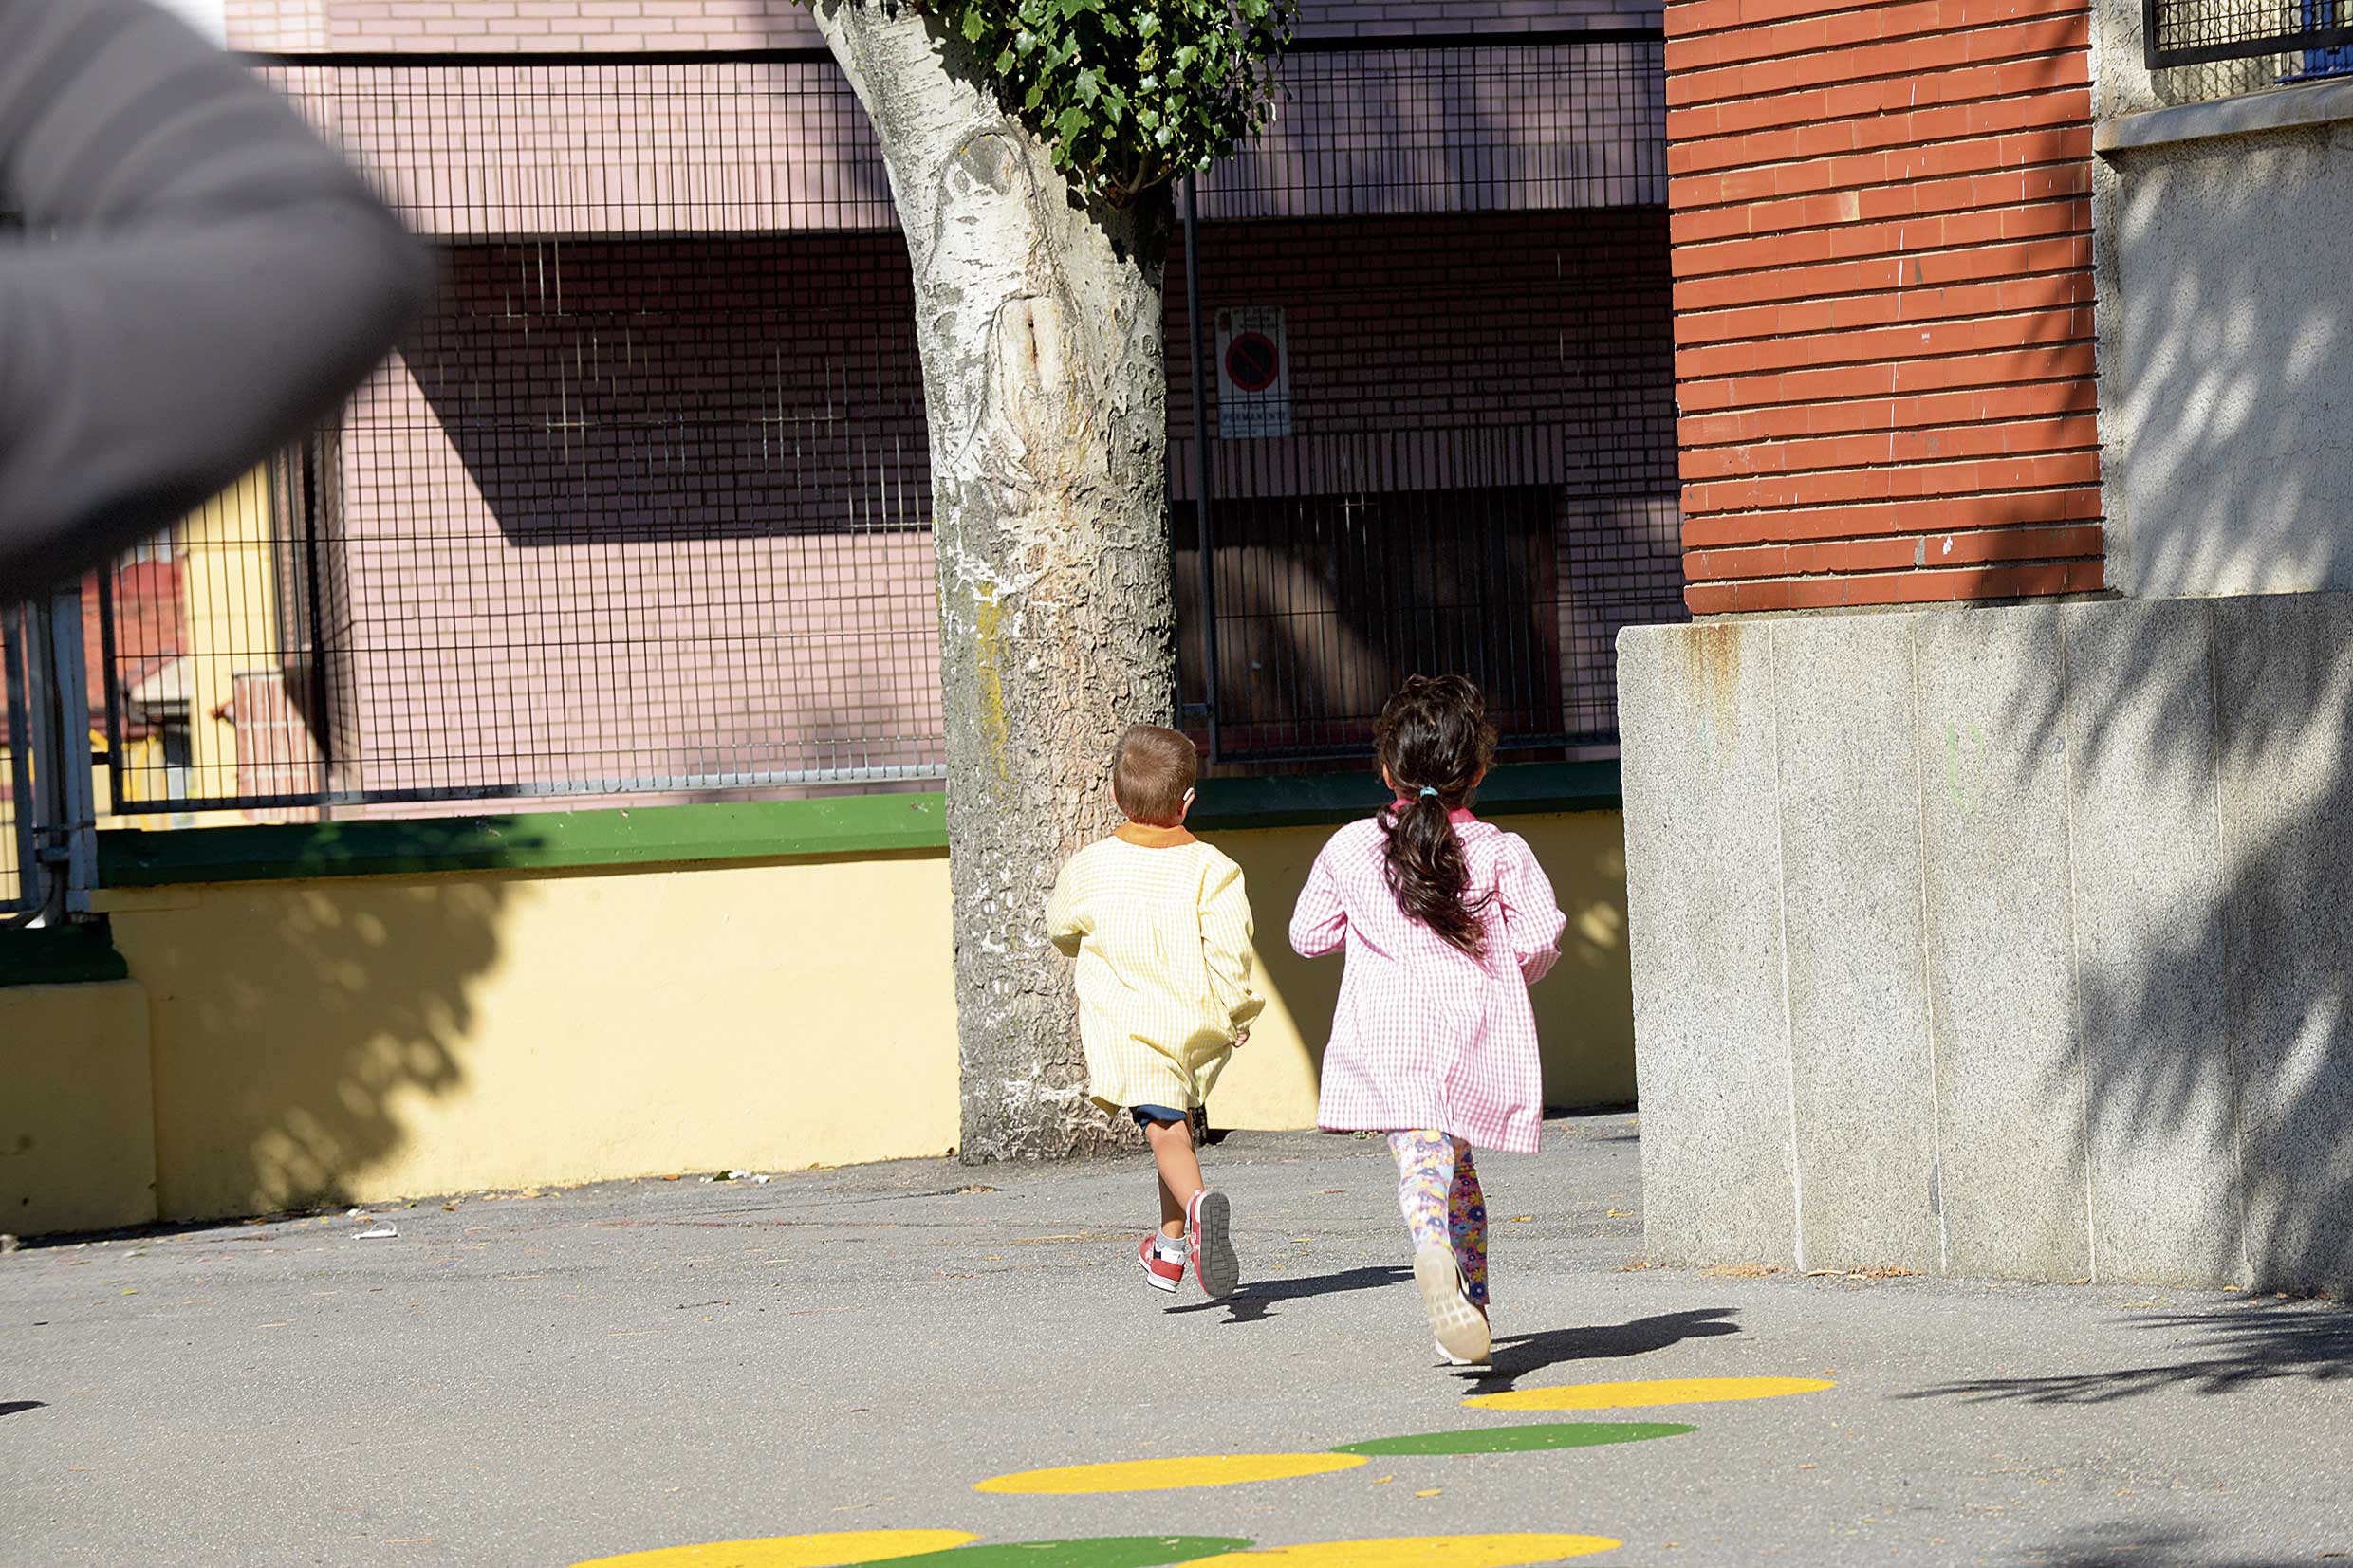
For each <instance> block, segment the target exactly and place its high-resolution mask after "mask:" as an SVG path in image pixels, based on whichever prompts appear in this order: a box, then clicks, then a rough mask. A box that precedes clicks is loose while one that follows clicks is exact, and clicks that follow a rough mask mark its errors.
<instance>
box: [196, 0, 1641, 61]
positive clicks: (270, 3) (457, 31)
mask: <svg viewBox="0 0 2353 1568" xmlns="http://www.w3.org/2000/svg"><path fill="white" fill-rule="evenodd" d="M1658 13H1659V4H1658V0H1653V3H1650V4H1642V3H1640V0H1633V3H1629V0H1436V3H1422V4H1415V3H1412V0H1303V3H1302V4H1301V6H1300V14H1299V31H1300V34H1301V36H1303V37H1308V38H1319V37H1321V38H1349V37H1360V38H1391V37H1399V36H1410V35H1412V34H1414V33H1434V32H1457V33H1464V32H1476V33H1480V34H1487V33H1510V32H1539V31H1552V30H1556V29H1561V28H1621V27H1628V26H1655V25H1657V23H1658ZM228 17H229V41H230V44H231V46H232V47H235V48H241V49H264V50H279V49H283V50H289V51H302V50H318V49H332V50H338V51H351V52H358V51H363V50H371V51H372V50H391V49H400V50H410V51H415V52H418V53H431V52H435V51H454V50H466V51H472V50H481V51H485V52H491V51H520V50H542V49H546V50H562V51H573V50H580V49H608V50H616V51H621V52H631V51H638V50H649V49H773V48H813V47H819V46H822V43H823V41H822V40H821V39H820V38H819V37H818V35H817V30H816V29H815V28H813V27H811V26H810V25H809V20H808V9H807V7H806V5H805V4H804V3H803V0H228Z"/></svg>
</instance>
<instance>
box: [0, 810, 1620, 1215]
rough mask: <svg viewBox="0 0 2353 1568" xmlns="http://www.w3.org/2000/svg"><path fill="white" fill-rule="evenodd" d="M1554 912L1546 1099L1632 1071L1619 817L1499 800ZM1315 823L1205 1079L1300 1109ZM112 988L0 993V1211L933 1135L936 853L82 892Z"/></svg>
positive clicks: (1286, 1117)
mask: <svg viewBox="0 0 2353 1568" xmlns="http://www.w3.org/2000/svg"><path fill="white" fill-rule="evenodd" d="M1507 821H1509V823H1510V826H1511V827H1513V828H1514V829H1515V830H1516V831H1519V832H1521V833H1523V834H1525V835H1526V836H1527V837H1528V838H1529V840H1530V842H1531V843H1532V844H1533V845H1534V846H1535V848H1536V851H1537V853H1538V855H1539V856H1540V857H1541V858H1542V859H1543V860H1544V863H1545V865H1546V866H1547V870H1549V872H1550V873H1551V875H1552V876H1553V879H1554V881H1555V884H1556V887H1557V890H1558V892H1559V894H1560V897H1561V902H1562V906H1563V907H1564V908H1565V909H1566V911H1567V912H1568V914H1569V916H1570V922H1569V929H1568V932H1567V935H1566V938H1565V939H1564V948H1565V955H1564V962H1563V963H1562V965H1561V966H1560V967H1559V968H1558V969H1556V971H1555V972H1554V974H1553V975H1552V976H1551V977H1549V978H1548V979H1547V981H1546V982H1545V984H1544V985H1543V987H1540V988H1539V990H1538V991H1537V993H1536V994H1537V999H1538V1009H1537V1011H1538V1019H1539V1023H1540V1025H1541V1027H1542V1029H1543V1032H1544V1041H1545V1081H1546V1088H1547V1098H1551V1099H1553V1100H1554V1101H1556V1102H1559V1103H1563V1104H1571V1105H1576V1104H1606V1103H1623V1102H1624V1101H1626V1100H1628V1099H1630V1098H1632V1096H1633V1042H1632V1030H1631V1022H1630V1021H1631V1003H1630V981H1629V979H1628V972H1627V968H1626V952H1625V913H1624V895H1623V886H1624V884H1623V876H1624V871H1623V858H1622V852H1621V835H1620V831H1619V819H1618V818H1617V816H1616V815H1615V814H1614V813H1604V812H1593V813H1580V814H1572V815H1561V816H1549V817H1525V818H1511V819H1507ZM1328 833H1329V830H1328V829H1325V828H1286V829H1269V830H1253V831H1245V832H1235V833H1220V834H1215V835H1214V836H1213V837H1214V841H1216V842H1217V843H1219V844H1220V845H1221V846H1223V847H1224V848H1226V849H1227V850H1228V851H1229V852H1230V853H1232V854H1233V855H1234V856H1235V857H1236V858H1238V859H1240V860H1241V861H1242V863H1243V866H1244V869H1245V872H1246V873H1247V875H1248V876H1249V878H1250V886H1251V901H1252V903H1253V905H1254V906H1255V908H1256V911H1257V915H1258V925H1259V932H1260V938H1259V943H1258V949H1259V952H1260V955H1261V968H1262V985H1263V987H1264V989H1265V990H1266V992H1267V993H1268V995H1269V1006H1268V1009H1267V1012H1266V1014H1265V1015H1264V1017H1263V1018H1262V1019H1261V1021H1260V1022H1259V1024H1258V1025H1257V1027H1256V1028H1255V1029H1254V1030H1253V1032H1252V1037H1251V1042H1250V1044H1249V1045H1248V1046H1247V1047H1246V1048H1245V1049H1244V1050H1243V1051H1242V1052H1241V1053H1239V1054H1238V1055H1237V1056H1236V1058H1235V1060H1234V1062H1233V1065H1232V1068H1231V1069H1230V1070H1229V1071H1228V1072H1227V1073H1226V1074H1225V1076H1224V1077H1223V1079H1221V1080H1220V1082H1219V1084H1218V1088H1217V1093H1216V1096H1215V1098H1214V1101H1213V1103H1212V1105H1211V1107H1210V1111H1211V1116H1212V1119H1213V1121H1214V1122H1215V1123H1216V1124H1217V1125H1219V1126H1222V1127H1238V1128H1296V1127H1306V1126H1311V1125H1312V1124H1313V1122H1314V1119H1315V1097H1316V1087H1317V1081H1318V1080H1317V1067H1318V1063H1319V1061H1320V1059H1321V1057H1322V1053H1323V1045H1324V1041H1325V1032H1326V1030H1327V1029H1328V1027H1329V1024H1330V1019H1331V1010H1332V1005H1333V999H1334V997H1335V995H1336V994H1337V991H1338V988H1339V984H1340V974H1341V966H1340V964H1339V963H1338V962H1336V961H1323V962H1318V963H1315V964H1308V963H1306V961H1304V960H1301V959H1299V958H1296V957H1294V956H1293V955H1292V954H1291V953H1290V951H1289V950H1288V946H1287V945H1286V944H1285V943H1284V940H1283V935H1282V933H1283V931H1284V929H1285V927H1286V926H1287V924H1288V918H1289V913H1290V909H1291V906H1292V904H1293V903H1294V901H1295V900H1296V898H1297V896H1298V893H1299V889H1300V887H1301V885H1302V884H1303V883H1304V882H1305V880H1306V873H1307V869H1308V867H1309V865H1310V864H1311V863H1312V861H1313V859H1314V857H1315V853H1316V851H1317V849H1319V848H1320V847H1321V846H1322V844H1323V842H1324V840H1325V838H1326V837H1327V836H1328ZM100 897H101V901H102V904H103V905H104V906H105V908H106V909H107V910H108V911H109V912H110V913H111V917H112V921H113V928H114V933H115V938H116V942H117V945H118V946H119V947H120V950H121V951H122V953H123V956H124V957H125V959H126V960H127V961H128V963H129V965H130V968H131V972H132V975H133V976H134V979H133V981H132V982H128V983H123V984H118V985H111V986H82V987H26V988H20V989H0V1081H5V1082H7V1083H8V1084H9V1095H8V1096H6V1097H0V1229H9V1230H14V1231H17V1232H19V1233H37V1232H41V1231H53V1230H64V1229H81V1228H94V1227H108V1226H116V1225H127V1224H134V1223H138V1222H140V1221H144V1220H149V1219H153V1218H156V1217H157V1216H158V1215H160V1216H161V1217H164V1218H168V1219H183V1218H213V1217H219V1216H226V1215H234V1214H247V1213H255V1212H262V1211H269V1210H275V1209H284V1208H300V1207H305V1206H308V1205H311V1204H314V1203H322V1202H326V1203H343V1202H378V1201H382V1200H385V1199H390V1198H396V1197H401V1196H412V1195H417V1194H420V1193H435V1192H447V1191H466V1190H481V1189H487V1188H507V1189H511V1188H515V1187H520V1186H525V1185H529V1184H540V1183H548V1184H553V1183H574V1182H586V1181H595V1180H602V1179H607V1178H614V1177H625V1176H643V1175H662V1174H669V1173H673V1172H676V1171H712V1170H716V1169H725V1168H729V1167H735V1168H739V1169H751V1170H779V1169H788V1168H795V1167H802V1166H806V1165H810V1164H814V1163H824V1164H846V1163H851V1162H855V1161H862V1160H877V1159H893V1158H907V1157H915V1156H937V1155H939V1154H942V1153H947V1152H949V1151H950V1150H952V1149H953V1148H954V1145H955V1142H956V1138H957V1135H958V1134H957V1072H956V1041H955V1019H954V989H953V985H952V973H951V964H952V950H951V946H950V937H949V925H948V920H949V896H948V867H947V860H946V858H945V857H944V856H941V855H937V854H917V855H906V856H899V857H866V858H840V859H826V860H804V861H797V862H787V863H772V864H765V865H762V864H733V865H723V866H712V867H698V868H692V869H688V868H680V867H675V866H674V867H654V868H650V869H632V870H629V871H611V872H602V873H599V872H586V871H582V872H554V873H522V872H483V873H452V874H443V875H435V876H374V877H343V878H327V879H320V880H310V881H270V882H247V883H214V884H207V885H196V886H188V887H169V888H159V889H152V890H118V891H115V892H111V893H107V894H102V895H100Z"/></svg>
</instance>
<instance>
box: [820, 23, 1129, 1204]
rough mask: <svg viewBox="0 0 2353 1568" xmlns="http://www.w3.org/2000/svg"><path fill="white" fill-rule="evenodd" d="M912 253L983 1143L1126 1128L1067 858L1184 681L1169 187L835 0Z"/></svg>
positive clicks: (969, 1081) (1019, 1149)
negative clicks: (1171, 513)
mask: <svg viewBox="0 0 2353 1568" xmlns="http://www.w3.org/2000/svg"><path fill="white" fill-rule="evenodd" d="M815 14H816V19H817V23H818V26H819V27H820V28H821V29H822V30H823V31H824V36H825V41H826V43H827V45H828V46H830V47H831V49H832V51H833V55H834V58H835V59H836V60H838V61H839V62H840V63H841V65H842V68H843V71H844V72H845V73H846V74H847V75H848V77H849V80H850V83H851V84H852V86H853V87H854V88H855V89H856V90H857V93H858V97H859V100H860V101H861V102H862V103H863V104H864V105H865V109H866V113H867V115H868V116H869V117H870V118H871V119H872V120H873V122H874V126H875V129H876V132H877V134H878V135H879V136H880V140H881V144H882V150H883V157H884V160H885V162H886V164H887V165H888V168H889V171H890V179H891V190H892V194H893V195H894V196H895V197H896V199H897V201H898V205H899V223H900V225H901V227H902V228H903V229H904V230H905V232H906V238H907V251H908V254H909V256H910V258H911V259H912V260H913V262H914V265H915V300H916V341H917V347H918V349H919V350H920V352H921V355H922V360H923V389H924V405H925V413H926V417H927V419H928V421H929V423H930V427H931V454H932V526H933V534H934V542H935V548H936V553H937V559H938V581H939V631H940V680H941V684H942V686H943V688H944V700H945V710H946V717H947V743H948V842H949V863H950V874H951V880H952V882H953V884H954V898H955V912H954V930H955V975H956V1028H957V1034H958V1037H959V1047H960V1050H959V1055H960V1058H961V1065H962V1071H963V1133H962V1141H961V1145H960V1148H961V1152H962V1155H963V1158H964V1159H965V1161H966V1162H967V1163H971V1164H978V1163H982V1162H985V1161H990V1160H1001V1159H1013V1158H1024V1157H1039V1156H1055V1155H1063V1154H1068V1153H1074V1152H1077V1151H1080V1150H1084V1149H1088V1148H1092V1147H1096V1146H1099V1145H1101V1144H1102V1143H1104V1142H1107V1141H1110V1140H1112V1139H1113V1138H1114V1137H1116V1136H1118V1135H1119V1133H1120V1131H1123V1130H1115V1129H1113V1128H1112V1127H1111V1126H1110V1125H1109V1124H1108V1123H1107V1122H1106V1121H1105V1119H1104V1118H1103V1117H1102V1115H1101V1114H1100V1113H1098V1112H1096V1111H1095V1110H1094V1109H1093V1108H1092V1107H1091V1106H1090V1104H1089V1102H1088V1101H1087V1098H1086V1070H1085V1065H1084V1057H1083V1056H1082V1054H1081V1052H1080V1049H1079V1037H1078V1021H1077V1006H1076V1002H1075V999H1074V997H1073V994H1072V991H1071V985H1070V973H1069V967H1068V964H1067V963H1066V961H1065V960H1064V959H1063V958H1062V956H1061V955H1060V954H1059V953H1057V952H1056V951H1055V950H1054V949H1053V947H1052V945H1051V944H1050V943H1048V942H1047V938H1046V927H1045V912H1046V899H1047V894H1048V893H1049V892H1050V891H1051V890H1052V887H1053V881H1054V875H1055V873H1056V871H1057V870H1059V869H1060V867H1061V864H1062V862H1063V860H1064V859H1065V858H1067V857H1068V856H1069V854H1070V853H1071V852H1072V851H1073V850H1074V849H1076V848H1077V847H1078V846H1079V845H1080V844H1081V843H1084V842H1085V841H1086V840H1087V839H1093V838H1096V837H1100V836H1101V835H1102V833H1103V832H1105V831H1107V830H1108V828H1109V827H1110V826H1111V825H1113V823H1114V822H1115V821H1117V814H1116V811H1115V809H1114V807H1113V805H1112V802H1111V798H1110V788H1109V767H1108V764H1109V761H1110V749H1111V746H1112V742H1113V740H1114V738H1115V737H1116V736H1117V735H1118V733H1119V731H1120V729H1121V727H1122V726H1124V725H1127V724H1129V723H1133V722H1137V721H1143V722H1147V723H1158V724H1166V723H1169V722H1170V720H1171V716H1172V714H1171V710H1172V706H1173V703H1174V700H1175V686H1176V680H1175V659H1174V654H1173V644H1172V633H1173V628H1174V621H1175V614H1174V609H1173V606H1172V604H1171V600H1170V586H1169V554H1168V531H1167V528H1168V525H1167V468H1166V448H1167V434H1168V430H1167V417H1168V415H1167V408H1168V378H1167V371H1166V367H1165V366H1164V364H1163V362H1162V359H1161V314H1160V277H1161V264H1162V260H1163V258H1164V256H1165V254H1166V250H1167V244H1168V231H1169V203H1168V197H1167V194H1166V192H1165V191H1164V190H1163V191H1160V192H1158V193H1156V194H1154V195H1153V196H1151V197H1149V198H1147V199H1145V200H1144V201H1143V202H1141V203H1140V204H1139V206H1137V207H1135V208H1133V209H1130V210H1128V211H1123V212H1091V211H1088V210H1086V209H1084V207H1082V206H1081V205H1080V204H1079V203H1078V202H1077V201H1076V200H1075V199H1074V198H1073V196H1072V194H1071V192H1070V188H1069V186H1068V184H1067V182H1065V179H1064V178H1063V176H1062V175H1060V174H1059V173H1057V172H1056V171H1055V169H1054V167H1053V164H1052V161H1051V159H1050V157H1049V156H1048V154H1047V149H1046V147H1045V146H1044V145H1043V144H1042V143H1041V142H1040V141H1039V140H1038V138H1035V137H1034V136H1032V135H1031V134H1030V133H1029V132H1028V129H1026V128H1025V127H1024V126H1023V125H1022V124H1021V123H1020V121H1019V120H1015V119H1013V118H1012V117H1010V116H1009V115H1008V114H1006V113H1005V112H1004V110H1003V109H1001V108H1000V107H998V105H997V103H996V101H995V99H994V97H993V95H992V94H991V92H990V91H989V90H988V89H987V88H985V87H983V86H982V85H980V84H979V82H980V77H979V72H978V71H977V69H975V68H974V62H973V59H972V58H971V54H970V51H969V49H968V48H967V47H966V46H965V45H964V42H963V40H962V39H961V38H958V37H951V36H948V35H947V34H946V33H945V32H944V31H943V30H942V29H940V28H939V27H938V25H937V24H936V22H935V21H933V20H931V19H928V18H926V17H924V16H922V15H920V14H918V13H917V12H916V11H914V10H913V9H910V8H908V7H906V6H904V5H893V4H891V3H890V0H818V3H817V6H816V9H815Z"/></svg>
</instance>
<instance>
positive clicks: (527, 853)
mask: <svg viewBox="0 0 2353 1568" xmlns="http://www.w3.org/2000/svg"><path fill="white" fill-rule="evenodd" d="M947 846H948V829H947V817H946V802H945V798H944V797H943V796H941V795H939V794H938V793H937V792H936V791H926V792H922V793H909V794H898V795H845V796H840V797H835V798H830V799H825V800H817V801H756V802H726V803H723V804H713V805H669V806H643V807H637V808H624V809H621V810H611V811H550V812H534V813H529V814H526V815H519V816H511V817H436V818H422V819H414V820H392V819H383V820H378V819H369V820H365V821H351V822H300V823H288V824H286V825H282V826H271V827H203V828H181V829H178V830H176V831H161V832H157V831H148V830H139V829H130V830H119V831H113V832H107V833H102V834H100V835H99V836H98V858H99V878H100V882H101V884H102V886H105V887H115V888H136V887H161V886H166V885H169V884H172V883H178V882H250V881H283V880H286V879H288V878H299V877H319V876H389V875H413V874H416V873H419V872H435V871H506V870H549V869H560V868H565V867H575V866H588V867H594V866H627V865H660V864H683V863H693V862H696V861H712V860H771V859H797V858H808V857H813V856H848V855H876V854H894V853H902V854H903V853H906V852H908V851H927V850H928V851H934V852H936V851H939V850H943V849H945V848H947Z"/></svg>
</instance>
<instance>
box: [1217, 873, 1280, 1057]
mask: <svg viewBox="0 0 2353 1568" xmlns="http://www.w3.org/2000/svg"><path fill="white" fill-rule="evenodd" d="M1253 934H1255V933H1254V932H1252V930H1251V907H1250V895H1249V894H1248V893H1247V892H1246V891H1244V889H1243V886H1242V868H1241V867H1240V866H1237V865H1235V864H1234V863H1233V862H1232V861H1231V860H1228V861H1226V862H1225V863H1224V864H1223V865H1218V866H1213V867H1212V868H1211V870H1210V874H1209V878H1208V883H1207V885H1206V886H1205V887H1204V888H1203V889H1202V896H1201V946H1202V949H1203V950H1204V952H1205V954H1206V956H1207V957H1208V959H1209V973H1210V984H1212V985H1214V986H1215V987H1217V992H1218V995H1219V997H1220V998H1221V999H1223V1000H1224V1002H1225V1004H1226V1011H1227V1013H1228V1015H1229V1016H1230V1017H1231V1018H1232V1020H1233V1032H1234V1033H1235V1034H1236V1035H1240V1034H1243V1033H1245V1032H1247V1031H1248V1030H1249V1028H1250V1025H1251V1019H1253V1018H1256V1017H1257V1016H1258V1014H1259V1011H1260V1009H1262V1008H1264V1007H1265V1006H1266V1005H1267V999H1266V998H1265V997H1263V996H1260V995H1259V994H1258V993H1257V992H1256V991H1254V990H1252V989H1251V983H1250V979H1251V965H1252V964H1254V963H1255V962H1256V960H1257V954H1256V953H1254V952H1253V951H1252V950H1251V937H1252V935H1253Z"/></svg>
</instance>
